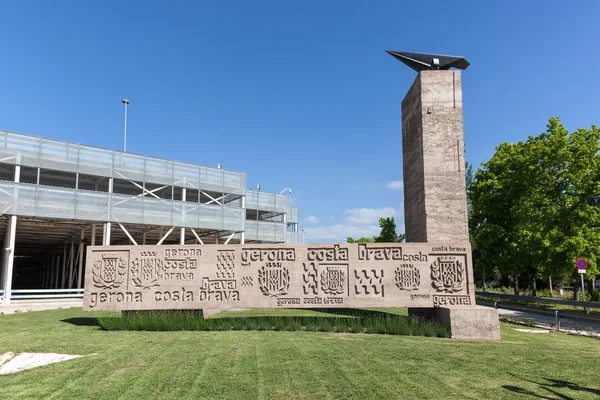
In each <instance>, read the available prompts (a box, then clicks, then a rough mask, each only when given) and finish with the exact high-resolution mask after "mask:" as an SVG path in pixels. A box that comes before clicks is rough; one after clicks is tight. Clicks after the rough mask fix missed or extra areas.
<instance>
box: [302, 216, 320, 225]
mask: <svg viewBox="0 0 600 400" xmlns="http://www.w3.org/2000/svg"><path fill="white" fill-rule="evenodd" d="M304 222H305V223H307V224H318V223H319V218H317V217H315V216H314V215H309V216H308V217H306V218H304Z"/></svg>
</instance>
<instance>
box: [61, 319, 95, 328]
mask: <svg viewBox="0 0 600 400" xmlns="http://www.w3.org/2000/svg"><path fill="white" fill-rule="evenodd" d="M60 322H66V323H67V324H71V325H75V326H100V324H98V318H96V317H81V318H67V319H63V320H61V321H60Z"/></svg>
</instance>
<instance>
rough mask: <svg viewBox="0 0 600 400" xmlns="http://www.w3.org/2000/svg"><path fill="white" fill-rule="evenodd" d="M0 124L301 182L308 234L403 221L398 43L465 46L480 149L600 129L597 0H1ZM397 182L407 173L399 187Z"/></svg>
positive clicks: (404, 73) (445, 48)
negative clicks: (548, 133) (553, 124)
mask: <svg viewBox="0 0 600 400" xmlns="http://www.w3.org/2000/svg"><path fill="white" fill-rule="evenodd" d="M0 15H2V21H3V22H2V31H3V33H2V36H3V39H2V40H1V41H0V55H1V56H2V62H1V63H0V77H1V78H0V129H4V130H11V131H17V132H23V133H29V134H34V135H39V136H46V137H52V138H57V139H63V140H70V141H76V142H80V143H86V144H92V145H97V146H102V147H108V148H113V149H122V145H123V144H122V134H123V105H122V104H121V98H122V97H128V98H129V99H130V101H131V104H130V108H129V119H128V144H127V147H128V150H129V151H131V152H134V153H140V154H148V155H153V156H158V157H164V158H171V159H177V160H182V161H188V162H194V163H199V164H204V165H213V166H214V165H216V164H217V163H219V164H223V165H224V167H225V168H229V169H233V170H238V171H245V172H247V174H248V175H247V178H248V182H247V183H248V187H254V186H255V185H256V184H257V183H260V184H261V188H262V190H266V191H273V192H279V191H281V190H282V189H283V188H285V187H291V188H292V189H293V193H292V195H291V196H290V202H291V203H292V204H293V205H296V206H298V207H300V216H301V220H302V223H301V226H302V227H304V228H305V229H306V241H307V242H318V241H321V242H333V241H341V240H344V239H345V238H346V237H347V236H363V235H374V234H377V233H378V227H377V220H378V218H379V217H381V216H395V217H396V220H397V221H398V222H399V224H398V225H399V229H398V230H399V231H400V232H401V231H402V229H403V225H402V221H403V215H402V214H403V205H402V204H403V193H402V190H401V187H402V185H401V180H402V159H401V141H400V139H401V130H400V129H401V121H400V102H401V100H402V98H403V97H404V95H405V93H406V91H407V90H408V88H409V87H410V85H411V84H412V82H413V80H414V78H415V72H414V71H412V70H411V69H409V68H407V67H406V66H404V65H403V64H401V63H400V62H398V61H397V60H395V59H393V58H392V57H391V56H389V55H387V54H386V53H384V49H392V50H400V51H415V52H428V53H440V54H457V55H463V56H465V57H466V58H467V60H469V61H470V62H471V66H470V67H469V69H468V70H467V71H465V72H464V73H463V102H464V103H463V105H464V118H465V141H466V149H467V154H466V156H467V160H468V161H469V162H471V163H473V164H475V165H479V164H480V163H481V162H484V161H486V160H487V159H489V158H490V157H491V156H492V155H493V153H494V147H495V146H497V145H498V144H499V143H501V142H504V141H509V142H514V141H518V140H522V139H525V138H526V136H527V135H533V134H538V133H540V132H542V131H544V130H545V125H546V122H547V121H548V119H549V118H550V117H552V116H560V117H561V119H562V121H563V123H564V124H565V125H566V126H567V127H568V128H569V129H576V128H578V127H588V126H589V125H591V124H592V123H596V124H599V123H600V100H599V97H598V93H599V92H600V75H599V74H598V72H597V71H598V68H599V67H598V66H599V65H600V52H599V51H598V50H599V43H600V40H599V39H600V38H599V36H600V34H599V32H598V16H600V2H597V1H577V2H565V1H541V0H537V1H533V0H532V1H497V2H482V1H452V2H450V1H440V2H436V1H428V2H408V1H347V0H346V1H308V0H302V1H241V0H240V1H218V2H206V1H173V2H167V1H163V2H152V1H103V2H91V1H60V0H56V1H52V2H49V1H42V0H38V1H26V0H20V1H8V0H3V1H2V0H0ZM392 182H395V183H392Z"/></svg>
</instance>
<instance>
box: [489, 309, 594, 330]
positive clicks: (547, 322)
mask: <svg viewBox="0 0 600 400" xmlns="http://www.w3.org/2000/svg"><path fill="white" fill-rule="evenodd" d="M482 307H487V306H483V305H482ZM498 314H500V315H511V316H515V317H519V318H533V319H535V320H536V321H537V322H538V324H540V325H544V326H547V327H548V328H550V327H551V324H553V323H554V316H551V315H544V314H536V313H533V312H529V311H515V310H506V309H503V308H500V307H498ZM566 324H570V325H571V327H572V328H573V329H574V328H575V327H577V326H581V327H582V328H583V329H584V330H585V329H586V328H588V327H591V328H592V329H594V330H596V332H600V322H592V321H586V320H579V319H576V318H563V317H561V318H560V329H561V330H564V328H565V325H566ZM567 326H568V325H567Z"/></svg>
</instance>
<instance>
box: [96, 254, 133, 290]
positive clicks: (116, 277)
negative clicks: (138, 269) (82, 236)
mask: <svg viewBox="0 0 600 400" xmlns="http://www.w3.org/2000/svg"><path fill="white" fill-rule="evenodd" d="M126 273H127V261H126V260H125V258H124V257H119V256H118V255H113V254H103V255H102V258H100V259H99V260H96V261H95V262H94V265H93V266H92V279H93V281H94V286H96V287H98V288H101V289H116V288H118V287H119V286H121V284H122V283H123V282H124V281H125V274H126Z"/></svg>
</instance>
